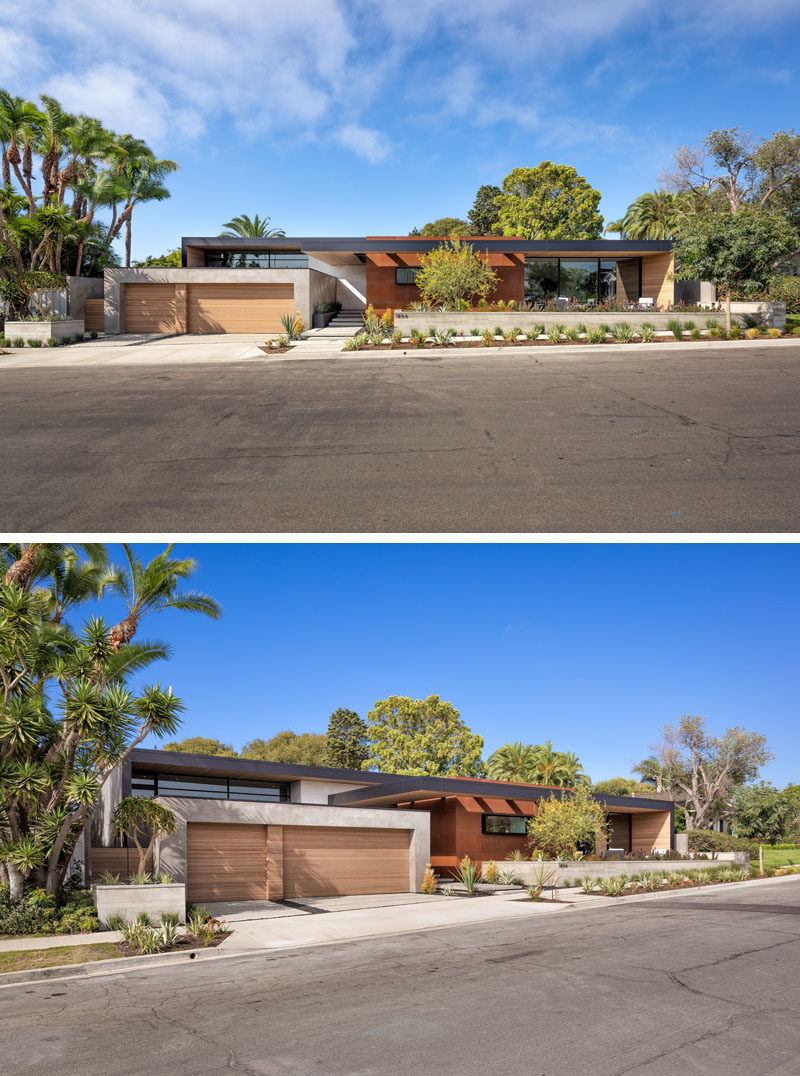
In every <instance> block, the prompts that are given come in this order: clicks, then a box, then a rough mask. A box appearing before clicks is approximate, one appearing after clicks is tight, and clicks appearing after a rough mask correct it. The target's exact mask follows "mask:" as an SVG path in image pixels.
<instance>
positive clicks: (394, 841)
mask: <svg viewBox="0 0 800 1076" xmlns="http://www.w3.org/2000/svg"><path fill="white" fill-rule="evenodd" d="M408 891H409V832H408V830H402V829H401V830H393V829H355V828H351V827H349V826H348V827H344V826H342V827H339V826H284V827H283V892H284V895H285V896H286V897H322V896H333V895H335V896H348V895H353V894H358V893H367V894H370V893H407V892H408Z"/></svg>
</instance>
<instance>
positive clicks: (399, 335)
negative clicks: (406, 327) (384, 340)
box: [392, 329, 403, 347]
mask: <svg viewBox="0 0 800 1076" xmlns="http://www.w3.org/2000/svg"><path fill="white" fill-rule="evenodd" d="M402 342H403V330H402V329H393V330H392V344H393V345H394V346H395V347H396V346H397V345H398V344H402Z"/></svg>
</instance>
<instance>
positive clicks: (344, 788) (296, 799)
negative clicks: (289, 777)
mask: <svg viewBox="0 0 800 1076" xmlns="http://www.w3.org/2000/svg"><path fill="white" fill-rule="evenodd" d="M363 787H364V785H363V784H343V783H342V782H341V781H318V780H316V779H315V778H311V777H308V778H302V777H301V778H300V780H299V781H292V787H291V789H290V791H291V796H292V803H327V802H328V796H332V795H333V794H334V793H336V792H350V791H353V790H354V789H357V788H363Z"/></svg>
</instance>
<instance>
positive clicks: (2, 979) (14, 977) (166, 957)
mask: <svg viewBox="0 0 800 1076" xmlns="http://www.w3.org/2000/svg"><path fill="white" fill-rule="evenodd" d="M793 881H794V882H800V874H795V875H787V876H786V877H783V878H753V879H749V880H747V881H744V882H720V883H718V884H715V885H706V886H697V887H694V888H691V889H672V890H667V891H666V892H664V893H639V894H637V895H636V896H630V897H592V898H588V897H587V899H586V901H583V900H581V901H580V902H579V903H578V904H572V903H570V902H566V901H565V902H564V904H565V907H563V908H560V909H557V910H559V911H562V912H570V911H572V912H575V911H580V910H584V909H587V908H609V907H617V908H619V907H625V906H626V905H628V904H640V903H643V902H645V901H653V900H661V899H665V898H670V897H682V896H683V897H685V896H689V895H691V894H695V893H703V892H712V891H714V892H718V891H719V890H722V889H732V888H736V889H745V888H752V887H754V886H763V885H776V884H778V883H779V882H793ZM554 910H556V909H554ZM490 921H491V922H502V920H490ZM480 922H483V920H475V921H474V922H471V923H452V924H448V923H445V924H437V925H435V926H421V927H413V928H411V929H407V930H387V931H384V932H382V933H381V934H379V935H376V934H365V935H363V936H362V937H355V938H336V939H330V940H328V941H311V942H285V943H281V944H276V945H270V946H258V947H257V948H254V949H237V950H234V951H231V952H225V951H220V950H221V946H217V947H215V948H209V949H187V950H184V951H183V952H179V953H156V954H154V955H153V956H129V957H112V958H111V959H108V960H93V961H89V962H88V963H85V964H67V965H64V964H62V965H60V966H56V967H52V968H35V969H32V970H30V971H10V972H5V973H4V974H0V990H3V989H5V988H6V987H11V986H19V985H20V984H23V983H37V982H42V981H49V982H63V981H65V980H70V979H92V978H99V977H102V976H106V975H118V974H120V973H124V972H128V971H138V970H141V969H142V968H150V967H157V966H159V965H161V964H183V963H189V962H190V961H193V960H235V959H236V958H239V957H251V956H256V955H260V954H265V953H285V952H286V951H288V950H292V949H315V948H319V947H321V946H329V945H348V944H349V943H350V942H358V941H369V940H371V939H374V938H383V937H387V938H388V937H399V936H400V935H403V934H422V933H425V932H426V931H429V930H452V929H453V927H457V926H467V927H468V926H475V925H477V924H478V923H480Z"/></svg>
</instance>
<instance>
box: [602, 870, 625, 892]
mask: <svg viewBox="0 0 800 1076" xmlns="http://www.w3.org/2000/svg"><path fill="white" fill-rule="evenodd" d="M627 883H628V876H627V874H618V875H617V876H616V877H614V878H603V880H602V881H601V882H600V890H601V892H602V893H603V895H604V896H606V897H621V896H622V894H623V893H624V891H625V886H626V885H627Z"/></svg>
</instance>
